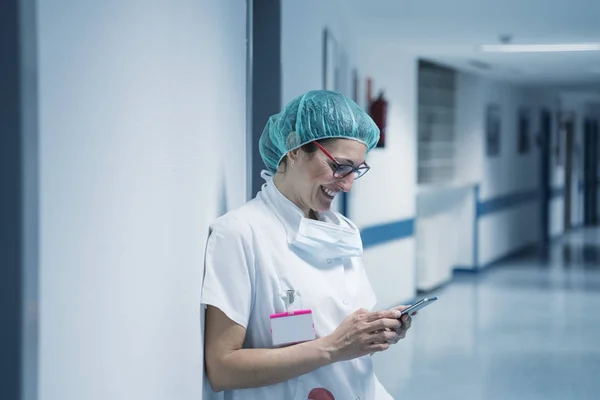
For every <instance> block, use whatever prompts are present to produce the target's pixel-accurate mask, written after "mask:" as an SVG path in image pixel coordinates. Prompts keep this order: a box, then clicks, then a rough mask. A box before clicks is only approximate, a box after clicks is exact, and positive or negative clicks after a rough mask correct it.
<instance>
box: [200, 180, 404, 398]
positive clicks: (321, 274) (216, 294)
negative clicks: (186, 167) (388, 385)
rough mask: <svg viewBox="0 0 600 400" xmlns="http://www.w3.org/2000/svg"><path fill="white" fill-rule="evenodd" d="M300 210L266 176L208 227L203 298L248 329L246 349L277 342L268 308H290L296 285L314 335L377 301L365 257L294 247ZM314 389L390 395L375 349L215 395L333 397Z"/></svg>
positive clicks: (327, 217)
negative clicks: (322, 254)
mask: <svg viewBox="0 0 600 400" xmlns="http://www.w3.org/2000/svg"><path fill="white" fill-rule="evenodd" d="M303 217H304V216H303V213H302V211H301V210H300V209H299V208H298V207H297V206H296V205H294V204H293V203H292V202H291V201H289V200H288V199H287V198H286V197H284V196H283V195H282V194H281V192H279V190H278V189H277V188H276V187H275V185H274V183H273V181H272V180H268V181H267V183H266V184H265V185H264V186H263V188H262V190H261V192H260V193H259V194H258V195H257V197H256V198H254V199H253V200H251V201H250V202H248V203H246V204H245V205H243V206H242V207H241V208H239V209H237V210H234V211H231V212H229V213H228V214H226V215H224V216H223V217H221V218H219V219H218V220H217V221H216V222H214V223H213V224H212V225H211V227H210V235H209V239H208V243H207V248H206V259H205V275H204V283H203V288H202V303H203V304H204V305H212V306H214V307H217V308H219V309H220V310H221V311H223V312H224V313H225V314H226V315H227V316H228V317H229V318H230V319H231V320H233V321H234V322H236V323H238V324H239V325H241V326H243V327H244V328H246V339H245V342H244V348H267V349H268V348H273V344H272V338H271V333H270V315H272V314H276V313H282V312H286V311H287V308H286V301H285V300H286V291H287V290H288V289H292V290H295V291H296V296H295V302H294V306H295V307H296V309H310V310H312V313H313V318H314V326H315V330H316V334H317V337H323V336H326V335H328V334H330V333H332V332H333V331H334V330H335V329H336V328H337V327H338V326H339V325H340V323H341V322H342V321H343V320H344V319H345V318H346V317H347V316H348V315H350V314H352V313H353V312H354V311H356V310H358V309H360V308H364V309H367V310H371V309H372V308H373V306H374V305H375V303H376V298H375V294H374V292H373V290H372V288H371V285H370V283H369V279H368V277H367V274H366V272H365V269H364V267H363V265H362V262H361V260H360V258H358V257H352V258H338V259H331V258H330V259H327V258H323V257H320V256H319V254H314V253H312V254H311V253H309V252H304V251H301V250H298V249H296V248H294V247H293V246H290V243H292V242H293V240H294V238H295V237H296V235H297V233H298V227H299V225H300V221H301V220H302V218H303ZM319 218H320V220H322V221H325V222H328V223H332V224H336V225H338V226H344V227H346V228H351V229H356V226H354V224H352V222H350V221H349V220H348V219H346V218H344V217H343V216H341V215H340V214H337V213H333V212H327V213H320V215H319ZM313 389H317V391H321V392H324V391H323V390H322V389H326V390H327V391H328V392H329V393H331V394H332V395H333V398H334V399H336V400H349V399H361V400H389V399H392V397H391V396H390V395H389V393H388V392H387V391H386V390H385V389H384V388H383V387H382V385H381V384H380V383H379V381H378V380H377V377H376V376H375V374H374V372H373V365H372V361H371V357H370V356H364V357H361V358H358V359H354V360H350V361H343V362H338V363H334V364H331V365H327V366H325V367H322V368H319V369H317V370H314V371H312V372H310V373H308V374H305V375H302V376H300V377H297V378H294V379H291V380H288V381H286V382H283V383H279V384H276V385H271V386H266V387H261V388H254V389H244V390H233V391H226V392H224V393H222V394H220V395H218V396H217V397H214V398H222V399H224V400H265V399H269V400H288V399H289V400H307V399H309V398H310V399H315V400H320V399H328V400H329V399H331V396H325V397H323V395H322V394H321V397H319V395H317V396H315V395H311V397H309V394H310V393H311V392H313ZM209 392H211V390H210V389H209ZM313 393H315V392H313Z"/></svg>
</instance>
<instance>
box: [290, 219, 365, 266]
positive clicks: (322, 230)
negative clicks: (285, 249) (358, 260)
mask: <svg viewBox="0 0 600 400" xmlns="http://www.w3.org/2000/svg"><path fill="white" fill-rule="evenodd" d="M292 245H293V246H295V247H297V248H299V249H302V250H304V251H307V252H309V253H311V254H312V255H314V256H316V257H323V258H324V259H330V258H349V257H359V256H361V255H362V253H363V247H362V241H361V238H360V233H359V232H358V230H356V229H351V228H349V227H348V228H346V227H341V226H337V225H334V224H330V223H327V222H323V221H316V220H313V219H308V218H302V220H301V221H300V226H299V227H298V233H297V234H296V238H295V240H294V241H293V242H292Z"/></svg>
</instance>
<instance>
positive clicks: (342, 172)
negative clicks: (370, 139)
mask: <svg viewBox="0 0 600 400" xmlns="http://www.w3.org/2000/svg"><path fill="white" fill-rule="evenodd" d="M313 143H314V144H315V145H316V146H317V147H318V148H319V150H321V151H322V152H323V154H325V155H326V156H327V157H328V158H329V159H330V160H331V161H333V163H334V165H332V166H331V169H332V170H333V176H334V177H335V178H337V179H342V178H345V177H347V176H348V175H350V174H352V173H354V179H358V178H360V177H361V176H363V175H364V174H366V173H367V172H368V171H369V170H370V169H371V167H370V166H369V164H367V163H366V162H364V163H362V164H361V165H359V166H358V167H355V166H354V165H350V164H340V163H339V162H337V160H336V159H335V157H333V156H332V155H331V153H329V152H328V151H327V150H325V148H324V147H323V146H321V145H320V144H319V143H318V142H313Z"/></svg>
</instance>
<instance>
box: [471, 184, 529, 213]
mask: <svg viewBox="0 0 600 400" xmlns="http://www.w3.org/2000/svg"><path fill="white" fill-rule="evenodd" d="M539 196H540V194H539V191H538V190H531V191H527V192H519V193H513V194H509V195H505V196H501V197H496V198H494V199H490V200H486V201H483V202H480V203H478V205H477V216H478V217H482V216H484V215H487V214H491V213H494V212H498V211H501V210H504V209H506V208H511V207H516V206H518V205H521V204H524V203H528V202H530V201H535V200H539Z"/></svg>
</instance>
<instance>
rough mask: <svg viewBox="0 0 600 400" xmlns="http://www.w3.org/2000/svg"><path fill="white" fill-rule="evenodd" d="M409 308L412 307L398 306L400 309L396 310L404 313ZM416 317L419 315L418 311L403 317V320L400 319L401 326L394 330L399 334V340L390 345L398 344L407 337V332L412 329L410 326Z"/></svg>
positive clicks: (396, 308)
mask: <svg viewBox="0 0 600 400" xmlns="http://www.w3.org/2000/svg"><path fill="white" fill-rule="evenodd" d="M408 307H410V306H398V307H395V308H394V310H398V311H400V312H402V311H404V310H405V309H407V308H408ZM415 315H417V312H416V311H415V312H413V313H412V314H410V315H408V314H405V315H403V316H402V318H400V323H401V325H400V326H399V327H398V328H396V329H394V331H395V332H396V333H397V334H398V339H397V340H396V341H395V342H393V343H390V344H396V343H398V341H399V340H400V339H404V338H405V337H406V332H408V330H409V329H410V326H411V325H412V317H413V316H415Z"/></svg>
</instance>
